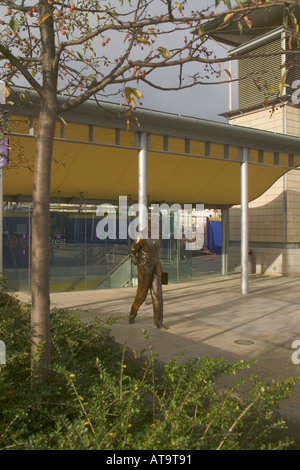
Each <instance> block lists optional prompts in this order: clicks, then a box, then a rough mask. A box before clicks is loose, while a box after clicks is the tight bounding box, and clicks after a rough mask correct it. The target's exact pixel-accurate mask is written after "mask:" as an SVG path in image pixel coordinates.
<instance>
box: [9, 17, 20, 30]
mask: <svg viewBox="0 0 300 470" xmlns="http://www.w3.org/2000/svg"><path fill="white" fill-rule="evenodd" d="M9 26H10V28H11V29H12V30H13V32H14V33H15V32H16V31H18V28H19V22H18V20H16V19H15V18H12V19H11V20H10V22H9Z"/></svg>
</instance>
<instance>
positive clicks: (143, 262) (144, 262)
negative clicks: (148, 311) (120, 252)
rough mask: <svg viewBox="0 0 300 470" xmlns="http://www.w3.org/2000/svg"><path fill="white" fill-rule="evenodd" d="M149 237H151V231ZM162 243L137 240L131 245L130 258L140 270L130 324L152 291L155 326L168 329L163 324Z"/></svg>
mask: <svg viewBox="0 0 300 470" xmlns="http://www.w3.org/2000/svg"><path fill="white" fill-rule="evenodd" d="M148 231H149V236H150V230H149V228H148ZM159 251H160V241H159V240H151V238H142V237H139V238H137V239H136V240H135V241H134V242H133V243H132V245H131V247H130V251H129V256H130V257H131V259H132V262H133V264H135V265H136V266H137V270H138V287H137V292H136V296H135V299H134V302H133V304H132V307H131V310H130V315H129V323H134V320H135V317H136V316H137V312H138V309H139V308H140V306H141V305H142V304H143V302H144V301H145V299H146V297H147V293H148V290H149V289H150V292H151V297H152V304H153V314H154V326H155V327H156V328H164V329H167V327H166V326H164V324H163V295H162V282H161V277H162V267H161V262H160V259H159Z"/></svg>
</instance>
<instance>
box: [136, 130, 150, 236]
mask: <svg viewBox="0 0 300 470" xmlns="http://www.w3.org/2000/svg"><path fill="white" fill-rule="evenodd" d="M147 143H148V136H147V133H146V132H141V134H140V151H139V159H138V162H139V163H138V203H139V208H140V212H139V230H140V232H142V231H143V230H145V229H146V227H147V210H148V201H147V194H148V193H147Z"/></svg>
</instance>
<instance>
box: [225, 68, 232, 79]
mask: <svg viewBox="0 0 300 470" xmlns="http://www.w3.org/2000/svg"><path fill="white" fill-rule="evenodd" d="M225 72H226V73H227V75H228V77H229V78H230V80H231V78H232V77H231V73H230V72H229V70H227V69H225Z"/></svg>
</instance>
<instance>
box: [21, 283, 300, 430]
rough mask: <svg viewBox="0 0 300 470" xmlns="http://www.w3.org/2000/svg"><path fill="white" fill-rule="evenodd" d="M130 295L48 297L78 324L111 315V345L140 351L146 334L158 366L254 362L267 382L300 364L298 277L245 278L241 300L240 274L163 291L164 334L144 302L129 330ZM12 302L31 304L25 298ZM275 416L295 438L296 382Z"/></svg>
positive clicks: (131, 291)
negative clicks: (177, 361) (77, 314)
mask: <svg viewBox="0 0 300 470" xmlns="http://www.w3.org/2000/svg"><path fill="white" fill-rule="evenodd" d="M135 291H136V288H123V289H112V290H94V291H81V292H67V293H57V294H56V293H54V294H51V308H55V307H56V308H71V309H75V310H78V309H79V310H81V311H82V313H81V316H82V320H83V321H87V320H88V318H89V317H90V315H97V316H98V315H103V317H104V318H107V317H113V318H114V319H115V322H114V324H113V325H112V334H113V336H114V337H115V339H116V341H117V342H118V343H120V344H126V345H127V347H128V348H129V349H131V350H133V351H136V352H140V351H142V350H143V349H145V339H144V335H143V332H142V329H143V328H144V329H145V330H146V331H147V334H148V337H149V340H150V343H151V344H152V346H153V349H154V350H155V351H156V353H157V358H158V359H159V360H160V361H162V362H167V361H169V360H170V359H172V358H174V356H175V355H177V354H180V353H182V352H184V353H185V354H184V356H183V358H182V360H186V359H188V358H191V357H195V356H196V357H201V356H205V357H209V358H213V359H217V358H220V357H222V358H224V360H225V361H229V362H235V361H238V360H241V359H243V360H244V361H252V360H256V364H255V365H253V366H251V368H250V371H249V370H247V375H249V374H250V373H254V374H257V375H260V376H261V377H263V378H265V379H266V380H272V379H276V378H278V377H281V378H287V377H297V376H300V364H299V365H297V364H293V362H292V354H293V353H295V352H296V350H295V349H292V343H293V342H294V341H295V340H300V278H296V277H266V276H259V275H250V281H249V294H246V295H243V294H241V291H240V276H239V275H238V274H233V275H229V276H226V277H221V276H215V277H210V278H207V279H202V280H197V281H193V282H188V283H183V284H173V285H168V286H164V287H163V294H164V323H165V324H166V326H168V327H169V329H168V330H158V329H156V328H154V327H153V313H152V302H151V297H150V296H148V298H147V301H146V303H145V304H144V305H143V306H142V307H141V309H140V311H139V313H138V316H137V319H136V322H135V323H134V324H133V325H129V323H128V314H129V310H130V306H131V303H132V300H133V298H134V295H135ZM18 296H19V298H20V299H21V300H24V301H28V300H29V296H28V295H27V294H22V293H20V294H19V295H18ZM298 348H299V349H300V347H298ZM299 358H300V352H299ZM280 411H281V413H282V414H283V416H284V417H286V418H287V420H288V421H289V422H290V423H291V426H292V427H293V430H294V433H295V434H297V435H299V437H300V384H297V385H296V386H295V389H294V390H293V392H292V394H291V396H290V398H289V399H287V400H285V401H283V402H282V405H281V410H280Z"/></svg>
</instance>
